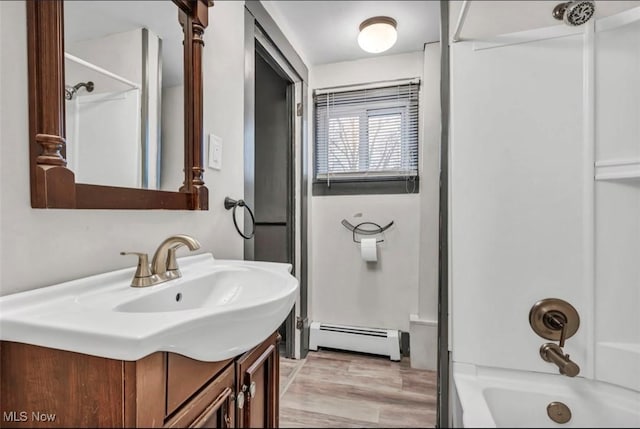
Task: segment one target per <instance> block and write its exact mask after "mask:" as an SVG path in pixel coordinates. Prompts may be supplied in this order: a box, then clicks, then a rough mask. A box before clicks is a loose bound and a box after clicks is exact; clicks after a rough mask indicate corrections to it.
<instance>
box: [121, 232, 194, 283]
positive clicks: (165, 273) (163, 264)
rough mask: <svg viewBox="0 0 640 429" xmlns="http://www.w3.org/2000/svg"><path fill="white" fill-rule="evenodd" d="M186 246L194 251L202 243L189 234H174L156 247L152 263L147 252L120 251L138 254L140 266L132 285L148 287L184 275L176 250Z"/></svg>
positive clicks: (123, 253) (124, 253) (122, 253)
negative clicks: (181, 271)
mask: <svg viewBox="0 0 640 429" xmlns="http://www.w3.org/2000/svg"><path fill="white" fill-rule="evenodd" d="M182 246H186V247H188V248H189V250H191V251H194V250H197V249H199V248H200V243H199V242H198V240H196V239H195V238H193V237H190V236H188V235H172V236H171V237H169V238H167V239H166V240H164V241H163V242H162V243H160V245H159V246H158V248H157V249H156V252H155V254H154V255H153V259H152V261H151V265H149V256H148V255H147V254H146V253H137V252H120V254H121V255H136V256H138V268H137V270H136V273H135V274H134V276H133V280H132V281H131V286H132V287H147V286H153V285H157V284H160V283H164V282H166V281H169V280H173V279H177V278H179V277H182V273H180V269H179V268H178V261H177V260H176V250H178V248H180V247H182Z"/></svg>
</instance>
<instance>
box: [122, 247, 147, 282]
mask: <svg viewBox="0 0 640 429" xmlns="http://www.w3.org/2000/svg"><path fill="white" fill-rule="evenodd" d="M120 254H121V255H136V256H137V257H138V268H137V269H136V273H135V274H134V276H133V277H134V278H141V277H151V276H152V274H151V268H150V267H149V255H147V254H146V253H141V252H120Z"/></svg>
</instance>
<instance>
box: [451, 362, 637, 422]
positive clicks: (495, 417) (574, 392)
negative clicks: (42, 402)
mask: <svg viewBox="0 0 640 429" xmlns="http://www.w3.org/2000/svg"><path fill="white" fill-rule="evenodd" d="M453 377H454V382H455V386H456V390H457V392H458V395H459V398H460V403H461V405H462V421H463V425H464V427H471V428H480V427H487V428H493V427H505V428H507V427H508V428H517V427H537V428H542V427H566V428H575V427H593V428H601V427H618V428H620V427H625V428H637V427H640V407H639V404H640V393H638V392H634V391H631V390H627V389H623V388H620V387H617V386H614V385H612V384H608V383H602V382H598V381H593V380H586V379H583V378H575V379H571V378H567V377H563V376H560V375H550V374H541V373H533V372H524V371H513V370H505V369H496V368H488V367H480V366H478V367H477V366H474V365H468V364H459V363H455V364H454V366H453ZM557 401H559V402H562V403H564V404H565V405H567V406H568V407H569V409H570V411H571V420H569V422H567V423H564V424H562V425H559V424H558V423H555V422H554V421H552V420H551V418H549V416H548V415H547V406H548V405H549V404H550V403H551V402H557Z"/></svg>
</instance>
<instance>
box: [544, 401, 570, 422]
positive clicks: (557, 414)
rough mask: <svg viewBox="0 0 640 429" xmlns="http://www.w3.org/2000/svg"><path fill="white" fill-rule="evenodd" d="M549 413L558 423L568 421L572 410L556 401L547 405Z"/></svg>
mask: <svg viewBox="0 0 640 429" xmlns="http://www.w3.org/2000/svg"><path fill="white" fill-rule="evenodd" d="M547 415H548V416H549V418H550V419H551V420H553V421H554V422H556V423H560V424H563V423H567V422H568V421H569V420H571V410H570V409H569V407H567V406H566V405H565V404H563V403H562V402H559V401H554V402H552V403H550V404H549V405H547Z"/></svg>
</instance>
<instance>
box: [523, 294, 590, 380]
mask: <svg viewBox="0 0 640 429" xmlns="http://www.w3.org/2000/svg"><path fill="white" fill-rule="evenodd" d="M529 324H530V325H531V328H532V329H533V330H534V331H535V333H536V334H538V335H540V336H541V337H542V338H545V339H547V340H553V341H558V342H559V344H554V343H545V344H543V345H542V346H541V347H540V356H541V357H542V359H544V360H545V361H546V362H552V363H554V364H556V365H557V366H558V369H559V370H560V374H562V375H566V376H567V377H575V376H576V375H578V374H579V373H580V367H579V366H578V365H577V364H576V363H575V362H573V361H572V360H571V359H570V358H569V355H568V354H565V353H564V351H563V350H562V348H563V347H564V343H565V340H567V339H568V338H571V337H572V336H574V335H575V333H576V332H577V331H578V328H579V327H580V316H578V312H577V311H576V309H575V308H574V307H573V306H572V305H571V304H569V303H568V302H566V301H563V300H561V299H558V298H547V299H543V300H541V301H538V302H536V303H535V304H534V305H533V307H531V311H530V312H529Z"/></svg>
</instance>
